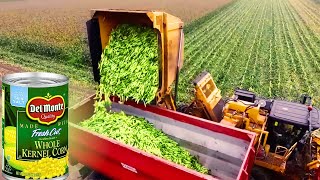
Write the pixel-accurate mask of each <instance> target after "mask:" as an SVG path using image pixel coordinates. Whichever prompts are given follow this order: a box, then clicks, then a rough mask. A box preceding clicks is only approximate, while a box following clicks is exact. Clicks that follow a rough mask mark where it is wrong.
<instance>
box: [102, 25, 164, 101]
mask: <svg viewBox="0 0 320 180" xmlns="http://www.w3.org/2000/svg"><path fill="white" fill-rule="evenodd" d="M158 58H159V54H158V37H157V33H156V32H155V31H153V29H151V28H147V27H141V26H133V25H127V24H123V25H120V26H118V27H117V28H116V29H115V30H114V31H112V32H111V37H110V41H109V45H108V46H107V47H106V48H105V50H104V52H103V54H102V58H101V63H100V65H99V69H100V76H101V78H100V91H102V93H103V94H105V95H116V96H118V97H120V98H121V100H127V99H128V98H131V99H133V100H135V101H137V102H138V101H143V102H144V103H146V104H148V103H150V102H151V101H152V100H153V99H154V98H155V95H156V92H157V89H158Z"/></svg>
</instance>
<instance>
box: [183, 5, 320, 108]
mask: <svg viewBox="0 0 320 180" xmlns="http://www.w3.org/2000/svg"><path fill="white" fill-rule="evenodd" d="M301 2H302V3H303V4H304V5H305V7H304V8H305V9H307V10H308V11H309V10H310V8H308V7H307V5H309V6H310V5H311V3H312V2H309V1H308V0H238V1H236V2H234V3H233V4H232V5H230V6H228V7H227V8H224V9H223V10H222V11H220V12H213V13H212V14H209V15H208V16H206V17H204V18H202V19H200V20H198V21H197V22H194V23H193V24H190V25H189V26H187V27H186V30H185V31H186V35H185V36H186V43H185V63H184V67H183V70H182V73H181V81H180V89H179V90H180V98H181V99H180V100H181V101H183V102H186V101H188V100H189V99H190V96H192V89H193V86H192V84H191V83H190V82H191V81H192V80H193V79H194V78H195V77H196V75H197V74H199V73H200V72H201V71H203V70H207V71H209V72H210V73H211V74H212V76H213V78H214V80H215V82H216V84H217V86H218V87H219V88H220V89H221V90H222V92H223V94H224V95H231V93H232V91H233V88H234V87H241V88H245V89H249V90H252V91H254V92H256V93H258V94H259V95H261V96H264V97H272V98H273V97H276V98H286V99H288V100H297V99H298V98H299V96H300V94H302V93H308V94H310V95H312V96H313V98H314V100H315V103H316V104H317V105H318V106H319V105H320V90H319V87H320V66H319V65H320V36H319V34H318V32H317V29H312V27H310V26H309V25H308V22H307V21H306V20H305V19H306V17H304V14H303V12H302V11H300V9H299V8H301V7H302V8H303V5H302V6H301V5H298V4H299V3H301ZM313 8H315V9H318V10H320V9H319V6H316V5H314V6H313ZM309 13H312V15H313V17H314V19H315V20H317V23H318V24H317V25H320V24H319V23H320V21H319V20H320V11H318V12H316V11H309ZM309 20H310V19H309ZM309 24H310V23H309ZM318 27H319V26H318Z"/></svg>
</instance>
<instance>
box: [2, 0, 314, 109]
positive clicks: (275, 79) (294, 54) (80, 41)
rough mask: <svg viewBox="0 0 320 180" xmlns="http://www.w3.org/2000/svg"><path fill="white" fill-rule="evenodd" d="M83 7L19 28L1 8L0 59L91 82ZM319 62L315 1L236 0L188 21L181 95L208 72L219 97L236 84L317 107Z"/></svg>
mask: <svg viewBox="0 0 320 180" xmlns="http://www.w3.org/2000/svg"><path fill="white" fill-rule="evenodd" d="M57 11H58V10H57ZM60 11H61V12H60ZM72 12H73V11H71V12H69V11H65V12H64V11H62V10H59V13H53V14H51V16H57V18H58V20H57V22H59V21H60V19H59V18H62V19H63V18H64V17H65V16H66V14H70V13H71V14H72ZM83 12H84V11H81V13H80V14H79V16H78V15H74V16H68V18H67V19H66V21H65V22H69V21H70V23H68V26H66V27H64V28H60V29H59V26H58V25H59V23H58V24H57V23H56V24H55V23H54V22H53V21H52V22H51V21H48V22H47V23H48V24H47V25H46V26H44V27H42V26H43V23H40V22H41V21H44V20H43V19H41V18H39V19H37V18H35V19H32V20H30V22H32V23H35V24H37V25H38V26H39V27H41V28H36V26H34V27H30V28H25V27H27V25H26V24H27V23H26V21H27V19H25V21H23V22H24V23H22V24H24V26H22V25H21V24H20V25H17V24H15V23H13V24H11V25H12V26H10V23H12V22H11V21H8V20H7V19H8V18H9V19H10V17H12V18H17V17H19V16H17V14H18V13H19V11H18V10H15V11H12V12H4V14H5V16H2V18H3V20H4V22H5V24H6V26H3V27H2V28H0V59H4V60H5V61H8V62H13V63H16V64H21V65H22V66H25V67H29V68H33V69H36V70H41V71H49V72H58V73H62V74H66V75H68V76H70V77H71V78H72V79H75V80H78V81H79V82H86V83H89V84H90V83H91V84H92V83H93V81H92V75H91V69H90V63H89V58H88V48H87V45H86V38H85V30H84V27H83V25H84V23H85V17H87V16H86V15H84V14H83ZM181 12H182V11H181ZM186 12H187V11H183V13H181V14H188V13H186ZM26 13H30V12H29V11H27V12H26ZM39 13H43V16H44V18H48V17H49V15H50V13H52V12H51V11H50V13H49V15H47V16H45V15H44V14H46V11H43V12H39ZM63 13H65V14H63ZM47 14H48V13H47ZM4 17H5V18H4ZM0 19H1V18H0ZM5 19H6V20H5ZM186 19H188V18H186ZM38 20H39V21H38ZM80 22H81V23H80ZM80 24H81V25H80ZM9 27H10V28H11V29H12V31H10V28H9ZM50 27H51V28H50ZM21 29H22V30H21ZM72 29H73V30H72ZM20 30H21V31H20ZM46 31H48V32H46ZM67 32H68V33H67ZM59 33H60V34H61V36H57V34H59ZM65 34H66V35H65ZM47 35H48V36H47ZM24 37H26V38H24ZM46 38H48V40H49V41H46V40H45V39H46ZM319 65H320V4H319V3H317V1H316V0H234V1H233V2H232V3H230V4H228V5H226V6H225V7H223V8H221V9H218V10H215V11H213V12H211V13H209V14H207V15H206V16H204V17H202V18H199V19H197V20H194V21H192V22H188V23H187V24H186V26H185V56H184V67H183V69H182V72H181V75H180V82H179V101H180V103H182V102H190V100H191V99H192V97H193V94H192V89H193V85H192V83H191V82H192V80H193V79H194V78H195V77H196V76H197V75H198V74H199V73H201V72H202V71H204V70H206V71H209V72H210V73H211V74H212V76H213V78H214V80H215V82H216V84H217V86H218V88H220V89H221V90H222V93H223V95H224V96H230V95H231V94H232V92H233V90H234V88H236V87H241V88H245V89H248V90H252V91H254V92H256V93H257V94H259V95H260V96H263V97H270V98H280V99H283V98H284V99H288V100H293V101H296V100H298V98H299V96H300V94H302V93H308V94H310V95H312V96H313V98H314V102H315V104H316V105H317V106H319V105H320V90H319V87H320V66H319Z"/></svg>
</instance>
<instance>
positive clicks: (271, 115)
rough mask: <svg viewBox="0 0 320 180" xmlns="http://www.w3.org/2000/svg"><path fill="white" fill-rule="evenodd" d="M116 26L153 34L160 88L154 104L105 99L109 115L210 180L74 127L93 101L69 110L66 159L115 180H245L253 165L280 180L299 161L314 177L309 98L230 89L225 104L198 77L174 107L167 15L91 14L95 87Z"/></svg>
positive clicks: (178, 39) (207, 80) (179, 37)
mask: <svg viewBox="0 0 320 180" xmlns="http://www.w3.org/2000/svg"><path fill="white" fill-rule="evenodd" d="M122 23H129V24H138V25H141V26H147V27H150V28H154V30H155V31H156V32H157V33H158V44H159V52H160V53H159V54H160V58H159V86H158V92H157V94H156V96H155V100H154V102H153V104H152V105H146V106H145V105H143V104H136V103H133V102H131V101H130V100H129V101H127V102H124V103H117V102H118V98H117V97H111V100H112V101H113V102H114V103H113V104H114V105H113V106H112V108H114V109H113V110H114V111H119V110H122V111H125V112H126V113H128V114H133V115H136V116H141V117H145V118H146V120H148V121H149V122H151V123H153V124H154V125H155V127H156V128H159V129H161V130H162V131H163V132H165V133H166V134H168V135H169V136H171V137H172V138H173V139H175V140H176V141H177V142H178V143H179V144H180V145H182V146H183V147H185V148H186V149H188V150H189V151H190V152H191V154H193V155H196V156H197V157H199V161H200V163H202V164H203V165H204V166H206V167H207V168H209V169H210V170H211V176H209V175H203V174H200V173H198V172H195V171H193V170H190V169H187V168H185V167H182V166H180V165H177V164H174V163H171V162H168V161H166V160H164V159H161V158H158V157H155V156H153V155H151V154H148V153H145V152H142V151H140V150H138V149H135V148H132V147H129V146H127V145H125V144H122V143H120V142H117V141H115V140H112V139H109V138H106V137H102V136H101V135H98V134H96V133H92V132H89V131H87V130H85V129H83V128H81V127H79V126H78V125H77V123H78V122H79V121H81V120H84V119H86V118H89V117H90V116H91V115H92V114H93V103H94V102H93V101H94V100H93V96H92V97H90V98H89V99H87V100H85V101H84V102H82V103H80V104H79V105H77V106H75V107H73V108H72V110H71V111H70V113H71V116H70V117H71V123H70V124H71V125H70V134H71V136H70V143H72V145H73V146H71V147H70V153H71V156H72V157H73V158H74V159H76V160H77V161H78V162H80V163H82V164H85V165H87V166H89V167H90V168H92V169H94V170H96V171H98V172H100V173H103V174H104V175H106V176H109V177H113V178H134V179H150V178H158V179H168V178H184V179H215V178H217V179H248V178H249V177H250V171H251V168H252V165H253V163H254V164H255V165H257V166H260V167H264V168H267V169H270V170H272V171H276V172H279V173H285V171H286V168H287V162H288V161H294V160H295V159H297V157H303V158H302V159H307V162H306V163H305V164H306V165H305V167H306V168H307V169H308V171H307V173H308V176H309V177H318V175H317V173H319V170H318V169H319V165H320V154H319V153H318V150H319V147H320V146H319V144H320V135H319V134H320V133H319V132H318V131H314V130H315V129H318V128H319V127H320V122H319V120H320V117H319V116H320V113H319V111H318V109H316V108H313V107H312V104H311V98H310V97H309V96H307V95H305V96H303V99H302V101H301V103H294V102H287V101H282V100H273V99H263V98H259V97H257V96H256V95H255V94H254V93H253V92H249V91H246V90H242V89H236V90H235V92H234V95H233V96H232V97H231V98H229V99H223V98H222V96H221V91H220V90H219V89H218V87H217V86H216V84H215V83H214V81H213V78H212V77H211V75H210V74H209V73H207V72H203V73H201V74H200V75H199V76H198V77H197V78H196V79H195V80H194V81H193V84H194V94H195V95H194V99H193V100H192V103H190V104H188V105H183V106H179V107H178V106H177V104H176V102H177V97H178V96H177V92H178V88H179V86H178V82H179V72H180V69H181V68H182V65H183V45H184V44H183V43H184V35H183V22H182V21H181V20H180V19H179V18H177V17H174V16H172V15H170V14H168V13H165V12H161V11H129V10H105V9H95V10H92V18H91V19H90V20H89V21H88V22H87V30H88V41H89V47H90V54H91V60H92V66H93V74H94V79H95V81H97V82H99V78H100V76H99V70H98V63H99V61H100V60H101V54H102V52H103V49H104V48H105V47H106V46H108V43H109V36H110V33H111V30H112V29H113V28H115V27H117V25H119V24H122ZM173 86H175V88H174V89H175V92H173V91H172V87H173ZM312 131H314V132H313V133H311V132H312ZM319 177H320V176H319Z"/></svg>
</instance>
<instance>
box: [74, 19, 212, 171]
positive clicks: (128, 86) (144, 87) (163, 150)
mask: <svg viewBox="0 0 320 180" xmlns="http://www.w3.org/2000/svg"><path fill="white" fill-rule="evenodd" d="M158 58H159V57H158V39H157V34H156V33H155V32H154V31H153V30H152V29H151V28H146V27H140V26H135V25H127V24H123V25H120V26H118V27H117V28H116V29H115V30H113V31H112V33H111V38H110V42H109V46H108V47H106V49H105V50H104V53H103V55H102V62H101V63H100V65H99V68H100V76H101V79H100V85H99V89H98V91H97V101H96V103H95V113H94V115H93V116H92V117H91V118H90V119H88V120H85V121H83V122H81V123H80V126H82V127H85V128H87V129H89V130H92V131H95V132H97V133H99V134H103V135H106V136H108V137H110V138H112V139H115V140H118V141H120V142H123V143H125V144H128V145H131V146H133V147H136V148H139V149H141V150H144V151H146V152H148V153H152V154H154V155H156V156H159V157H161V158H164V159H167V160H170V161H172V162H175V163H177V164H180V165H183V166H185V167H187V168H190V169H194V170H196V171H198V172H201V173H205V174H208V169H206V168H205V167H204V166H202V165H201V164H200V163H199V162H198V160H197V158H196V157H194V156H192V155H191V154H190V153H189V152H188V151H187V150H185V149H184V148H183V147H180V146H179V145H178V143H177V142H175V141H173V140H172V139H170V138H169V137H168V136H167V135H165V134H164V133H163V132H162V131H161V130H158V129H156V128H154V126H153V125H152V124H150V123H149V122H148V121H147V120H145V119H144V118H141V117H135V116H130V115H126V114H125V113H124V112H120V113H119V112H111V111H108V110H107V109H106V106H110V105H111V101H110V100H109V99H108V98H106V100H103V98H102V95H105V97H109V96H110V95H116V96H118V97H120V98H121V99H122V100H126V99H128V98H133V99H134V100H135V101H137V102H138V101H142V102H144V103H146V104H148V103H150V102H151V101H152V100H153V99H154V97H155V94H156V91H157V87H158Z"/></svg>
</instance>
